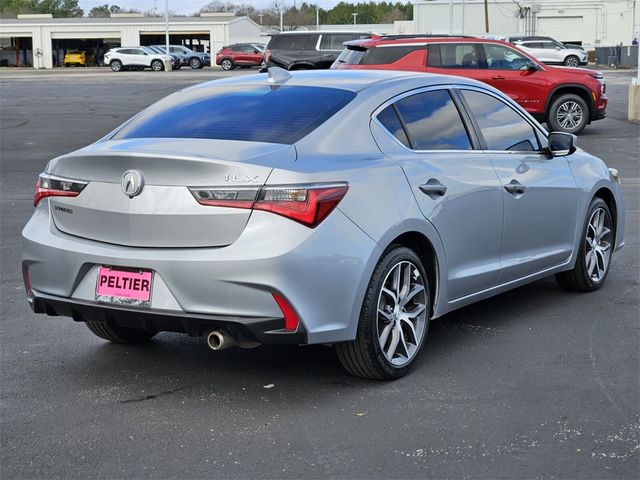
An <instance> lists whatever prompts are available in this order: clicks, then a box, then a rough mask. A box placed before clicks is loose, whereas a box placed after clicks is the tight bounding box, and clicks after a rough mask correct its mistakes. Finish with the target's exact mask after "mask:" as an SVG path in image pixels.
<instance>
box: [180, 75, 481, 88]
mask: <svg viewBox="0 0 640 480" xmlns="http://www.w3.org/2000/svg"><path fill="white" fill-rule="evenodd" d="M285 72H286V71H285ZM286 73H288V74H289V75H290V76H291V77H290V78H289V79H288V80H286V81H284V82H282V83H280V85H286V86H304V87H327V88H338V89H343V90H350V91H353V92H356V93H357V92H360V91H363V90H366V89H367V88H369V87H372V86H374V85H382V84H391V83H394V82H402V81H406V80H411V79H413V80H416V81H419V83H420V86H421V87H423V86H424V87H429V86H432V85H443V84H456V85H472V86H481V87H482V88H486V89H489V90H492V88H491V87H490V86H489V85H487V84H485V83H482V82H479V81H477V80H473V79H470V78H464V77H456V76H452V75H440V74H433V73H422V72H408V71H400V70H331V69H330V70H300V71H293V72H286ZM256 85H269V84H268V83H267V75H265V74H255V75H243V76H237V77H229V78H223V79H218V80H212V81H209V82H205V83H201V84H199V85H194V86H193V87H191V88H194V89H197V88H199V87H204V88H209V87H214V86H256ZM274 88H277V86H275V87H274Z"/></svg>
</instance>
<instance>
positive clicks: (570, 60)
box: [564, 55, 580, 67]
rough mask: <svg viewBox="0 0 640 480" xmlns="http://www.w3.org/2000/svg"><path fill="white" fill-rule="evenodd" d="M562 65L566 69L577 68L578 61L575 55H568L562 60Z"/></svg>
mask: <svg viewBox="0 0 640 480" xmlns="http://www.w3.org/2000/svg"><path fill="white" fill-rule="evenodd" d="M564 64H565V65H566V66H567V67H579V66H580V59H579V58H578V57H576V56H575V55H569V56H568V57H567V58H565V59H564Z"/></svg>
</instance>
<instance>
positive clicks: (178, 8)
mask: <svg viewBox="0 0 640 480" xmlns="http://www.w3.org/2000/svg"><path fill="white" fill-rule="evenodd" d="M231 1H232V3H233V0H231ZM303 1H304V0H298V2H299V3H302V2H303ZM339 1H340V0H313V1H310V2H309V3H316V4H318V5H320V6H321V7H323V8H331V7H333V6H335V5H336V4H338V2H339ZM164 2H165V0H113V1H108V0H79V2H78V3H79V4H80V8H82V9H83V10H84V11H85V15H86V14H87V13H89V10H91V9H92V8H93V7H96V6H98V5H104V4H105V3H108V4H109V5H113V4H115V5H118V6H119V7H121V8H135V9H136V10H140V11H142V12H144V11H146V10H151V9H153V8H154V7H156V8H158V9H159V10H161V11H164ZM208 3H209V0H169V10H171V11H173V12H176V13H179V14H184V15H188V14H191V13H194V12H197V11H198V10H200V8H202V7H204V6H205V5H206V4H208ZM235 3H248V4H252V5H253V6H255V7H256V8H269V7H271V6H273V4H274V0H238V1H237V2H235ZM283 3H284V4H285V5H288V6H292V5H293V3H294V0H284V1H283ZM353 3H358V2H357V1H354V2H353Z"/></svg>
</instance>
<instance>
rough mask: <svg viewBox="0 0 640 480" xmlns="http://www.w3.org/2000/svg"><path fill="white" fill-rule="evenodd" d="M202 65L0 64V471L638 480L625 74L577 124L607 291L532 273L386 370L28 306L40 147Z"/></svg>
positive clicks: (89, 132) (635, 304)
mask: <svg viewBox="0 0 640 480" xmlns="http://www.w3.org/2000/svg"><path fill="white" fill-rule="evenodd" d="M241 73H244V72H241ZM215 75H216V73H215V72H212V71H210V70H204V71H198V72H182V71H180V72H173V73H167V74H164V73H161V74H152V73H150V72H144V73H142V72H140V73H126V74H120V75H117V76H114V75H111V74H106V75H105V74H103V73H91V72H89V73H82V74H75V76H72V75H57V76H55V77H54V76H52V75H50V74H46V75H43V74H40V73H38V74H36V75H31V74H30V75H18V76H7V75H2V74H0V77H1V84H0V87H1V94H0V96H1V98H0V107H1V111H0V114H1V123H0V128H1V130H0V131H1V137H0V141H1V145H0V152H1V162H2V163H1V175H0V179H1V182H2V183H1V195H0V222H1V223H0V225H1V231H0V238H1V247H0V255H1V258H0V261H1V263H0V268H1V272H2V274H1V284H0V302H1V303H0V314H1V315H0V316H1V323H0V326H1V328H0V332H1V335H0V347H1V363H0V368H1V372H0V374H1V377H0V378H1V404H0V413H1V419H0V447H1V453H0V456H1V464H0V465H1V470H0V474H1V476H2V478H7V479H9V478H11V479H13V478H35V477H40V478H43V477H44V478H81V479H86V478H151V477H154V478H204V477H220V478H247V477H256V478H300V477H316V478H317V477H328V478H332V477H340V478H345V477H347V478H391V477H394V478H398V477H402V478H426V477H435V478H474V477H484V478H580V479H586V478H594V479H604V478H611V479H637V478H639V476H640V468H639V460H640V447H639V443H640V412H639V410H640V401H639V400H640V398H639V388H640V385H639V378H640V368H639V355H638V350H639V347H638V345H639V337H638V331H639V329H638V326H639V297H640V281H639V276H638V272H639V269H640V254H639V250H640V242H639V212H640V197H639V192H640V160H639V150H640V145H639V140H638V138H639V133H640V127H639V126H638V125H637V124H630V123H628V122H626V121H625V118H626V95H627V90H626V84H628V83H629V74H628V73H624V72H623V73H617V72H616V73H611V74H608V79H609V86H608V89H609V90H608V91H609V96H610V98H611V107H610V109H609V113H610V116H609V118H608V119H606V120H603V121H600V122H597V123H595V124H593V125H592V126H591V127H589V128H588V129H587V130H586V132H585V134H584V135H582V136H581V137H580V139H579V142H580V144H581V145H582V146H583V147H584V148H585V149H586V150H588V151H590V152H592V153H594V154H597V155H600V156H602V157H603V158H604V159H605V160H606V161H607V163H608V164H609V165H610V166H613V167H616V168H619V169H620V172H621V175H622V181H623V185H624V192H625V196H626V202H627V231H626V238H627V246H626V247H625V248H624V249H623V250H622V251H620V253H618V254H616V255H615V256H614V264H613V267H612V271H611V274H610V276H609V278H608V280H607V284H606V285H605V287H604V288H603V289H601V290H600V291H598V292H595V293H592V294H587V295H584V294H569V293H566V292H563V291H561V290H560V289H559V288H557V286H556V284H555V283H554V281H553V279H549V280H544V281H540V282H537V283H535V284H533V285H530V286H527V287H523V288H520V289H518V290H516V291H513V292H510V293H507V294H504V295H500V296H498V297H495V298H493V299H491V300H487V301H484V302H481V303H479V304H477V305H474V306H471V307H467V308H465V309H463V310H460V311H458V312H455V313H452V314H450V315H447V316H446V317H444V318H442V319H441V320H438V321H437V322H434V323H433V324H432V328H431V329H430V332H429V339H428V344H427V346H426V349H425V350H424V351H423V353H422V355H421V358H420V359H419V362H418V364H417V365H416V368H415V369H414V371H413V372H412V374H411V375H409V376H408V377H406V378H404V379H401V380H399V381H396V382H393V383H379V382H372V381H364V380H359V379H356V378H353V377H350V376H348V375H347V374H346V373H344V372H343V370H342V368H341V367H340V365H339V364H338V362H337V360H336V358H335V357H334V354H333V352H332V351H331V350H330V349H328V348H326V347H307V348H271V347H260V348H258V349H255V350H234V349H231V350H225V351H223V352H219V353H217V354H216V353H212V352H210V351H209V350H207V349H206V348H205V345H204V343H203V342H202V341H201V340H199V339H192V338H187V337H183V336H179V335H173V334H162V335H159V336H158V337H157V339H156V340H155V341H154V342H153V343H151V344H150V345H148V346H143V347H128V346H116V345H110V344H106V343H105V342H102V341H100V340H99V339H97V338H96V337H94V336H92V335H91V334H90V333H89V331H88V330H87V329H85V328H84V327H83V326H82V325H79V324H76V323H74V322H73V321H71V320H69V319H63V318H57V319H56V318H46V317H43V316H36V315H33V314H32V313H31V311H30V310H29V308H28V306H27V303H26V301H25V297H24V291H23V288H22V283H21V279H20V276H19V259H20V236H19V234H20V230H21V228H22V226H23V225H24V223H25V222H26V220H27V218H28V217H29V215H30V214H31V211H32V206H31V201H32V192H33V185H34V182H35V179H36V175H37V174H38V173H39V172H40V171H41V170H42V169H43V167H44V165H45V163H46V162H47V160H48V159H50V158H51V157H53V156H56V155H58V154H61V153H64V152H68V151H70V150H73V149H75V148H78V147H81V146H84V145H86V144H87V143H89V142H91V141H94V140H96V139H98V138H99V137H101V136H102V135H103V134H104V133H106V132H107V131H108V130H109V129H111V128H112V127H114V126H116V125H118V124H119V123H120V122H122V121H123V120H125V119H126V118H128V117H129V116H130V115H132V114H133V113H135V112H137V111H138V110H140V109H141V108H143V107H144V106H146V105H148V104H150V103H151V102H153V101H154V100H156V99H158V98H160V97H162V96H164V95H166V94H168V93H170V92H173V91H175V90H177V89H179V88H182V87H184V86H186V85H188V84H191V83H194V82H197V81H200V80H203V79H205V78H211V77H213V76H215Z"/></svg>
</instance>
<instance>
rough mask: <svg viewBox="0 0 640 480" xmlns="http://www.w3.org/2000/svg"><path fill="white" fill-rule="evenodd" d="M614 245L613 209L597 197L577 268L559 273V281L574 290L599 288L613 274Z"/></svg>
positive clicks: (592, 205) (582, 241)
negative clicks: (611, 271)
mask: <svg viewBox="0 0 640 480" xmlns="http://www.w3.org/2000/svg"><path fill="white" fill-rule="evenodd" d="M613 248H614V243H613V221H612V219H611V212H610V210H609V207H608V206H607V204H606V202H605V201H604V200H602V199H601V198H599V197H596V198H594V199H593V200H592V201H591V205H589V209H588V210H587V217H586V219H585V223H584V227H583V228H582V238H581V240H580V247H579V250H578V258H577V259H576V264H575V266H574V268H573V270H569V271H567V272H561V273H558V274H557V275H556V280H557V281H558V283H559V284H560V286H561V287H562V288H564V289H565V290H570V291H573V292H593V291H594V290H597V289H599V288H600V287H601V286H602V285H603V284H604V281H605V280H606V279H607V275H608V274H609V268H610V266H611V257H612V253H613Z"/></svg>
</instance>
